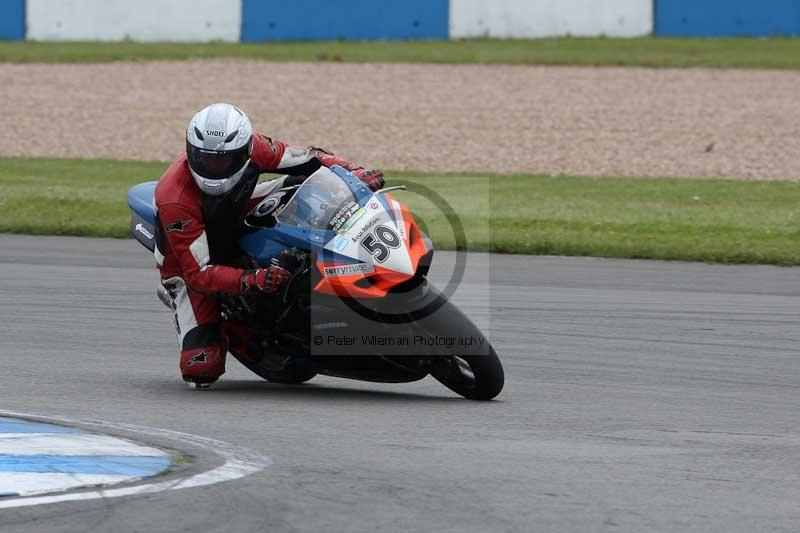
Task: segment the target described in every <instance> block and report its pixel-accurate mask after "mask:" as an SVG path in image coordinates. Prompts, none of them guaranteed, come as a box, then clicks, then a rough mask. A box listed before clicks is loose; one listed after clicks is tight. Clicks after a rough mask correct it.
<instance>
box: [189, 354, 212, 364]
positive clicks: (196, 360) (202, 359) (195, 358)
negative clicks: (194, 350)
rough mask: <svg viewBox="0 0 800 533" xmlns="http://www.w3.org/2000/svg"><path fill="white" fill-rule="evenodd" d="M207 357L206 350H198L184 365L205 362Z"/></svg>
mask: <svg viewBox="0 0 800 533" xmlns="http://www.w3.org/2000/svg"><path fill="white" fill-rule="evenodd" d="M207 358H208V352H200V353H199V354H197V355H193V356H192V357H191V358H190V359H189V360H188V361H186V366H194V365H196V364H198V363H205V362H206V359H207Z"/></svg>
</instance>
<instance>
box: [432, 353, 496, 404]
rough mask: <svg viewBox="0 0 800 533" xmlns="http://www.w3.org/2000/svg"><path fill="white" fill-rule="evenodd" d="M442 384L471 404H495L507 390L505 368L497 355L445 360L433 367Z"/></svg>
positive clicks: (460, 356) (467, 356)
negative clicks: (477, 402)
mask: <svg viewBox="0 0 800 533" xmlns="http://www.w3.org/2000/svg"><path fill="white" fill-rule="evenodd" d="M430 373H431V375H432V376H433V377H434V378H436V380H437V381H439V383H441V384H442V385H444V386H445V387H447V388H448V389H450V390H451V391H453V392H455V393H456V394H460V395H461V396H463V397H464V398H467V399H470V400H491V399H492V398H494V397H495V396H497V395H498V394H500V391H501V390H503V384H504V383H505V374H504V372H503V365H502V364H501V363H500V359H499V358H498V357H497V354H496V353H495V351H494V348H492V347H490V348H489V353H487V354H480V355H452V356H443V357H441V358H439V359H437V360H436V361H434V363H433V364H432V365H431V368H430Z"/></svg>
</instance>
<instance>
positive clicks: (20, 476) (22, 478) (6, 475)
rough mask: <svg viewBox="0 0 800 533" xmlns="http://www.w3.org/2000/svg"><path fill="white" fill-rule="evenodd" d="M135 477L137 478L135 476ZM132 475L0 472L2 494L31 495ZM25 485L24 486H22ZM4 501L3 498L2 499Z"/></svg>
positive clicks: (126, 477)
mask: <svg viewBox="0 0 800 533" xmlns="http://www.w3.org/2000/svg"><path fill="white" fill-rule="evenodd" d="M133 479H135V478H133ZM130 480H131V476H115V475H108V474H52V473H48V474H34V475H31V474H30V473H28V472H3V473H2V474H0V494H7V493H11V494H18V495H20V496H29V495H34V494H41V493H43V492H55V491H62V490H69V489H74V488H86V487H96V486H98V485H113V484H115V483H121V482H123V481H130ZM22 487H24V488H22ZM0 502H2V500H0Z"/></svg>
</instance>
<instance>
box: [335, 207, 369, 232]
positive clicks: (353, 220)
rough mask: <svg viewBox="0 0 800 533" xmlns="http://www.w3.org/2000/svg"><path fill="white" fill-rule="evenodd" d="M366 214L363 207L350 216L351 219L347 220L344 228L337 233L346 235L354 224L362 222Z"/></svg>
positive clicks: (343, 225)
mask: <svg viewBox="0 0 800 533" xmlns="http://www.w3.org/2000/svg"><path fill="white" fill-rule="evenodd" d="M365 213H366V211H364V208H363V207H361V208H359V209H358V210H357V211H356V212H355V213H353V214H352V215H350V218H348V219H347V220H345V221H344V223H343V224H342V226H341V227H340V228H339V229H338V230H336V231H338V232H339V233H340V234H341V235H344V234H345V233H347V231H348V230H349V229H350V228H352V227H353V224H355V223H356V222H358V221H359V220H361V217H363V216H364V214H365Z"/></svg>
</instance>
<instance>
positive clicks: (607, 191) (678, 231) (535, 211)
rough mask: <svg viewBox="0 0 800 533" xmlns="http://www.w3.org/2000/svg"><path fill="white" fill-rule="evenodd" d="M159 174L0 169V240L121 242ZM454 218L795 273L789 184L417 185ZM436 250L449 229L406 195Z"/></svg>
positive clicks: (797, 241)
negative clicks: (138, 197) (3, 236)
mask: <svg viewBox="0 0 800 533" xmlns="http://www.w3.org/2000/svg"><path fill="white" fill-rule="evenodd" d="M164 168H165V164H164V163H139V162H125V161H106V160H72V159H24V158H7V159H0V232H6V233H27V234H53V235H91V236H108V237H125V236H127V235H128V224H129V214H128V209H127V206H126V204H125V193H126V191H127V190H128V188H129V187H130V186H132V185H134V184H136V183H138V182H141V181H147V180H151V179H156V178H157V177H158V176H159V175H160V173H161V172H162V170H163V169H164ZM390 176H391V177H392V180H393V181H406V182H411V183H418V184H421V185H424V186H426V187H430V188H431V189H433V190H435V191H436V192H437V193H438V194H439V195H441V196H442V197H443V198H444V199H445V200H446V201H447V203H448V204H449V205H450V206H452V207H453V209H454V210H455V212H456V213H457V215H458V217H459V219H460V221H461V223H462V224H463V226H464V228H465V230H466V233H467V237H468V242H467V246H468V249H470V250H485V251H494V252H512V253H533V254H561V255H590V256H603V257H634V258H655V259H685V260H698V261H714V262H726V263H771V264H780V265H798V264H800V220H799V219H800V211H799V207H798V206H800V183H793V182H739V181H727V180H708V179H702V180H701V179H696V180H695V179H667V178H663V179H649V178H637V179H629V178H586V177H543V176H493V177H481V176H477V175H468V176H455V175H449V176H430V175H428V176H420V174H419V173H390ZM396 196H397V197H398V198H400V199H403V200H404V201H406V202H408V204H409V205H410V206H411V209H412V210H413V211H414V213H415V214H416V215H417V216H418V217H419V219H420V220H421V221H422V222H423V223H424V225H425V226H427V227H428V228H429V230H430V233H431V235H432V237H433V239H434V242H435V243H436V245H437V247H440V248H452V247H453V246H454V245H455V240H454V238H453V234H452V231H451V230H450V225H449V224H448V222H447V219H446V217H445V216H444V215H442V214H441V213H439V212H438V210H437V209H436V208H434V207H433V205H432V204H431V203H430V202H429V201H427V200H426V199H424V198H423V197H420V196H418V195H416V194H414V193H412V192H400V193H397V194H396Z"/></svg>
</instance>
